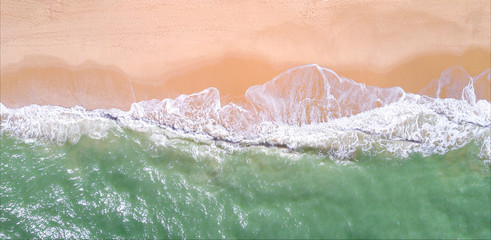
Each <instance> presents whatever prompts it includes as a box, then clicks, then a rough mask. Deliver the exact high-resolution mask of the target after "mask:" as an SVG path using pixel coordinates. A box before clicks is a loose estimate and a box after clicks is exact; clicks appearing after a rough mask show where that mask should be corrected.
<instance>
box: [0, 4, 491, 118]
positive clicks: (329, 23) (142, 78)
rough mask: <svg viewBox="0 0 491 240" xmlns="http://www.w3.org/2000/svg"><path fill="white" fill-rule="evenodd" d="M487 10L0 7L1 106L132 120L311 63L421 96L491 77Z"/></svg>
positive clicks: (235, 91) (234, 92)
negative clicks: (459, 78)
mask: <svg viewBox="0 0 491 240" xmlns="http://www.w3.org/2000/svg"><path fill="white" fill-rule="evenodd" d="M490 5H491V3H490V1H489V0H483V1H479V0H474V1H448V0H444V1H395V0H394V1H379V0H376V1H351V0H350V1H346V0H342V1H338V0H329V1H270V2H268V1H226V2H223V1H217V0H214V1H160V0H159V1H145V2H136V1H120V0H115V1H11V0H5V1H4V0H2V1H1V6H0V7H1V21H0V26H1V36H0V37H1V39H0V40H1V49H0V52H1V54H0V60H1V61H0V62H1V83H0V86H1V95H0V96H1V102H2V103H3V104H5V105H6V106H8V107H20V106H24V105H26V104H31V103H37V104H55V105H62V106H73V105H83V106H85V107H87V108H99V107H103V108H108V107H119V108H123V109H127V108H128V107H129V105H130V104H131V103H132V102H134V101H141V100H145V99H152V98H158V99H162V98H165V97H176V96H177V95H178V94H181V93H192V92H196V91H200V90H202V89H204V88H207V87H217V88H218V89H219V90H220V92H221V94H222V95H225V96H228V97H230V99H233V98H235V97H237V96H240V95H242V94H243V93H244V92H245V90H246V89H247V88H248V87H249V86H251V85H253V84H261V83H264V82H266V81H268V80H270V79H271V78H273V77H274V76H275V75H277V74H279V73H280V72H282V71H284V70H286V69H288V68H291V67H294V66H298V65H303V64H310V63H317V64H319V65H321V66H324V67H328V68H331V69H333V70H335V71H336V72H338V73H339V74H340V75H343V76H346V77H349V78H352V79H354V80H356V81H358V82H365V83H367V84H371V85H378V86H383V87H387V86H401V87H403V88H404V89H405V90H407V91H410V92H416V91H419V89H421V88H422V87H424V86H425V85H426V84H427V83H428V82H429V81H431V80H432V79H435V78H438V77H439V75H440V73H441V72H442V71H443V70H445V69H447V68H448V67H451V66H454V65H459V66H462V67H464V69H466V71H468V72H469V73H470V74H471V75H476V74H478V73H480V72H482V71H484V70H485V69H487V68H489V67H490V49H491V46H490V41H491V40H490V39H491V37H490V33H491V26H490V22H491V19H490V16H491V13H490V11H491V10H490V9H491V6H490Z"/></svg>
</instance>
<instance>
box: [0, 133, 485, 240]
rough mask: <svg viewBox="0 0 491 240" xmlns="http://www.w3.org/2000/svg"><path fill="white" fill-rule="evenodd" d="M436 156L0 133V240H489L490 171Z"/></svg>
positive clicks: (473, 148) (465, 154)
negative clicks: (347, 155)
mask: <svg viewBox="0 0 491 240" xmlns="http://www.w3.org/2000/svg"><path fill="white" fill-rule="evenodd" d="M478 153H479V147H478V144H474V143H469V144H467V145H465V146H464V147H462V148H459V149H456V150H453V151H450V152H447V153H446V154H444V155H432V156H429V157H423V156H421V155H420V154H413V155H411V156H410V157H408V158H405V159H397V158H396V159H394V158H393V157H391V158H389V157H388V156H382V155H376V154H372V153H362V152H360V153H358V154H356V156H355V157H353V158H352V159H351V163H350V164H340V163H339V162H336V161H334V160H331V159H329V158H327V157H324V156H322V155H320V154H319V153H316V152H315V151H312V152H305V153H294V152H289V151H288V150H285V149H278V148H267V147H240V148H239V147H236V148H233V149H224V148H222V147H220V146H215V145H214V144H213V143H212V144H211V145H207V144H202V143H196V142H193V141H190V140H182V139H170V140H167V142H166V143H165V144H155V142H154V141H150V140H149V138H148V136H146V135H145V134H144V133H137V132H134V131H130V130H124V131H123V132H122V133H119V134H115V133H111V134H109V135H108V136H107V137H105V138H103V139H99V140H96V139H91V138H89V137H87V136H85V135H84V136H82V138H81V139H80V141H78V142H77V143H75V144H71V143H69V142H67V143H65V144H64V145H61V146H59V145H56V144H54V143H46V142H41V141H35V142H25V141H21V140H18V139H16V138H13V137H11V136H9V135H8V134H6V133H4V134H2V135H1V181H0V194H1V195H0V200H1V203H0V210H1V218H0V224H1V228H0V237H1V238H70V237H74V238H484V239H485V238H491V227H490V224H491V213H490V212H491V175H490V168H489V166H486V165H485V164H484V163H483V161H482V160H481V159H479V157H478Z"/></svg>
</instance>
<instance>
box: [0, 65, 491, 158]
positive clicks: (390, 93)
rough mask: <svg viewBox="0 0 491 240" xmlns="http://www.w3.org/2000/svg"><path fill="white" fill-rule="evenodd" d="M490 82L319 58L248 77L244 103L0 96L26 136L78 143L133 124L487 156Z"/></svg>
mask: <svg viewBox="0 0 491 240" xmlns="http://www.w3.org/2000/svg"><path fill="white" fill-rule="evenodd" d="M489 86H490V70H489V69H488V70H486V71H484V72H483V73H481V74H479V75H478V76H476V77H471V76H469V75H468V74H467V73H465V71H464V70H463V69H462V68H458V67H457V68H451V69H448V70H446V71H444V72H443V73H442V75H441V77H440V78H439V79H437V80H435V81H433V82H432V83H430V84H429V85H428V86H427V87H426V88H424V89H423V90H422V92H421V93H420V95H418V94H411V93H406V92H404V91H403V89H401V88H399V87H395V88H379V87H374V86H366V85H365V84H362V83H357V82H355V81H353V80H351V79H347V78H344V77H341V76H338V75H337V74H336V73H335V72H333V71H332V70H329V69H327V68H322V67H320V66H318V65H315V64H313V65H305V66H300V67H296V68H293V69H290V70H288V71H286V72H284V73H282V74H280V75H279V76H277V77H276V78H274V79H273V80H271V81H269V82H267V83H265V84H263V85H257V86H252V87H250V88H249V89H248V90H247V92H246V95H245V99H246V103H242V104H237V103H233V102H232V103H228V104H226V105H222V103H221V101H220V93H219V91H218V90H217V89H216V88H213V87H211V88H208V89H205V90H203V91H201V92H198V93H195V94H190V95H181V96H179V97H178V98H176V99H164V100H162V101H160V100H155V99H154V100H150V101H142V102H138V103H134V104H132V106H131V108H130V110H129V111H122V110H119V109H106V110H103V109H97V110H93V111H88V110H86V109H84V108H83V107H80V106H77V107H73V108H62V107H57V106H38V105H31V106H26V107H23V108H20V109H10V108H7V107H5V106H4V105H3V104H0V111H1V113H0V115H1V130H0V131H1V133H7V134H10V135H13V136H15V137H18V138H21V139H25V140H28V141H33V140H36V139H39V140H43V141H51V142H56V143H58V144H64V143H66V142H70V143H72V144H74V143H76V142H77V141H78V140H79V139H80V137H81V136H82V135H86V136H88V137H91V138H97V139H98V138H104V137H105V136H107V134H108V133H109V132H112V133H115V134H118V133H120V132H122V131H123V130H124V129H130V130H133V131H139V132H146V133H148V134H149V136H151V139H153V140H154V141H160V142H165V141H167V140H168V139H169V138H184V139H189V140H192V141H198V142H203V143H207V144H210V146H211V145H213V146H215V144H213V143H214V142H220V143H221V146H225V145H231V146H238V147H242V146H256V145H257V146H273V147H281V148H288V149H290V150H293V151H300V152H302V151H305V150H309V151H310V150H313V151H316V152H319V153H320V154H326V155H328V156H330V157H331V158H335V159H339V160H356V155H357V153H360V152H363V153H373V154H379V153H382V154H387V155H391V156H395V157H407V156H408V155H409V154H411V153H416V152H417V153H421V154H423V155H430V154H435V153H436V154H443V153H445V152H447V151H450V150H453V149H456V148H459V147H462V146H463V145H465V144H467V143H469V142H472V141H475V142H476V143H478V144H480V146H481V151H480V153H481V155H480V156H481V158H482V159H483V161H484V162H486V163H490V159H491V150H490V149H491V141H490V140H489V139H490V138H491V104H490V102H489V99H488V98H489V96H488V95H486V94H488V93H487V92H486V91H487V90H486V88H487V89H489ZM483 88H484V89H483ZM159 136H160V137H159Z"/></svg>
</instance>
